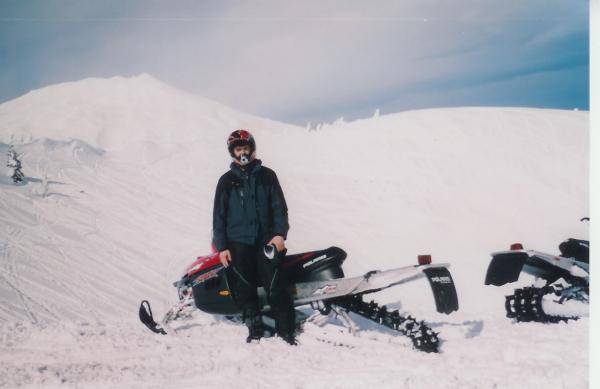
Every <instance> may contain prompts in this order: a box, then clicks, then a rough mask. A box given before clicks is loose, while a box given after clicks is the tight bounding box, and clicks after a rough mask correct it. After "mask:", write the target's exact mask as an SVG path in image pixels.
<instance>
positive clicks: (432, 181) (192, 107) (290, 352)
mask: <svg viewBox="0 0 600 389" xmlns="http://www.w3.org/2000/svg"><path fill="white" fill-rule="evenodd" d="M238 127H245V128H250V129H252V132H253V133H254V134H255V137H256V139H257V143H258V154H259V157H260V158H262V159H263V162H264V163H265V164H266V165H267V166H270V167H272V168H274V169H275V170H276V171H277V173H278V175H279V177H280V181H281V183H282V186H283V189H284V191H285V194H286V198H287V201H288V205H289V208H290V222H291V226H292V228H291V230H290V234H289V241H288V246H289V248H290V251H291V252H299V251H304V250H310V249H315V248H324V247H328V246H330V245H337V246H340V247H342V248H344V249H345V250H346V251H347V252H348V254H349V257H348V259H347V260H346V264H345V269H346V273H347V274H348V275H358V274H362V273H364V272H366V271H368V270H371V269H386V268H392V267H398V266H402V265H408V264H413V263H415V261H416V256H417V255H418V254H422V253H429V254H432V255H433V258H434V261H437V262H446V261H447V262H451V263H452V268H451V270H452V274H453V276H454V278H455V281H456V283H457V289H458V293H459V299H460V304H461V310H460V311H459V312H458V313H455V314H453V315H450V316H444V315H439V314H437V313H434V312H435V307H434V303H433V299H432V296H431V292H429V290H428V286H427V285H426V283H425V282H423V283H415V284H414V285H410V286H406V287H397V288H393V289H390V290H389V291H386V292H385V293H381V294H380V295H379V296H377V299H378V301H380V302H383V303H392V304H394V306H396V307H401V308H402V309H403V310H406V311H407V312H410V313H412V314H414V315H416V316H417V317H419V318H423V319H426V320H427V321H428V322H430V323H431V325H432V326H433V327H434V328H435V329H436V331H440V333H441V335H440V337H441V338H442V339H444V344H443V345H442V353H441V354H439V355H423V354H420V353H418V352H416V351H414V350H412V349H411V347H410V346H409V344H408V343H407V341H406V339H403V338H401V337H397V336H394V335H392V334H389V333H387V332H385V331H383V330H379V329H377V328H374V327H372V326H365V327H364V330H363V331H362V332H359V334H358V336H356V337H353V336H351V335H349V334H346V333H341V332H340V331H341V327H340V326H339V323H338V322H337V321H336V320H335V319H331V322H330V323H329V324H328V325H327V326H325V327H324V328H320V327H317V326H315V325H313V324H307V325H306V326H305V332H304V333H303V334H302V335H300V338H299V339H300V342H301V344H302V345H301V347H298V348H294V349H290V348H288V347H286V345H284V344H283V343H282V342H279V341H278V340H277V339H268V340H265V341H263V342H261V344H259V345H246V344H243V343H242V341H243V337H244V332H245V329H244V328H242V327H240V326H237V325H234V324H231V323H227V322H221V321H220V320H218V319H215V318H212V317H210V316H208V315H204V314H201V313H198V314H197V315H196V318H195V319H194V321H191V322H190V323H188V324H186V329H185V330H181V331H179V333H177V334H174V335H173V336H169V337H157V336H154V335H153V334H151V333H149V332H148V331H147V330H146V329H145V328H144V327H143V326H142V325H140V324H139V323H138V322H137V317H136V316H137V307H138V304H139V301H140V300H141V299H142V298H148V299H150V300H151V301H152V302H153V305H154V310H155V314H157V315H160V314H161V313H163V312H164V311H165V310H166V309H167V308H168V307H169V306H170V305H171V303H173V301H174V300H175V299H176V296H175V290H174V289H173V288H172V286H171V283H172V282H173V281H175V280H176V279H178V278H179V276H180V275H181V272H182V270H183V268H184V267H185V265H187V264H188V263H189V262H190V261H191V260H193V258H195V256H197V255H201V254H204V253H207V252H208V249H209V241H210V233H211V232H210V228H211V225H210V223H211V212H212V198H213V195H214V187H215V185H216V181H217V179H218V177H219V176H220V175H221V174H222V173H223V172H224V171H225V170H226V169H227V166H228V163H229V158H228V155H227V152H226V149H225V140H226V138H227V135H228V134H229V132H231V131H232V130H233V129H235V128H238ZM0 142H2V143H0V152H1V153H2V154H1V156H2V159H4V155H5V152H6V149H7V147H8V146H7V145H8V143H12V144H14V145H15V149H16V151H17V152H18V153H19V154H20V156H21V158H22V162H23V166H24V169H23V170H24V173H25V175H26V176H27V177H28V180H27V182H26V184H25V185H21V186H14V185H11V184H10V183H9V180H8V179H3V180H2V181H0V189H1V190H0V350H1V352H0V360H1V363H0V387H1V386H7V387H14V386H22V385H34V386H35V385H62V384H63V383H64V384H67V385H69V384H70V385H72V386H75V385H77V384H78V385H80V386H81V387H106V386H112V387H138V386H139V387H157V388H158V387H160V388H164V387H178V388H180V387H198V386H200V387H202V386H209V385H213V386H214V385H217V384H218V385H220V386H224V387H228V386H231V387H236V386H239V385H240V384H241V383H242V382H243V383H244V384H246V385H250V386H255V387H271V386H272V387H332V386H333V387H344V388H346V387H372V386H375V385H377V386H378V387H407V388H423V387H431V388H442V387H444V388H471V387H472V388H482V387H490V388H491V387H498V388H515V387H520V388H524V387H534V386H536V387H537V386H540V385H543V386H545V387H552V388H559V387H565V388H566V387H568V388H578V387H586V385H587V371H588V360H587V339H588V319H587V318H583V319H581V320H579V321H577V322H572V323H569V324H568V325H566V324H559V325H555V326H549V325H542V324H518V325H517V324H513V323H511V322H510V321H509V320H508V319H506V318H504V317H503V316H504V308H503V301H504V297H503V295H504V294H506V293H508V291H509V290H511V289H512V288H513V287H514V286H509V287H507V288H493V287H484V286H483V278H484V274H485V269H486V267H487V264H488V261H489V253H490V252H491V251H495V250H499V249H505V248H507V247H508V245H509V244H510V243H513V242H514V241H520V242H522V243H523V244H524V245H525V246H526V247H529V248H535V249H538V250H542V251H547V252H556V251H557V249H556V246H557V245H558V243H560V241H561V240H562V239H564V238H566V237H571V236H572V237H580V238H586V237H587V234H588V231H587V225H585V224H583V223H580V222H579V221H578V220H579V218H581V217H583V216H587V215H588V195H587V193H588V187H587V177H588V170H587V168H588V113H587V112H575V111H558V110H539V109H523V108H454V109H432V110H420V111H410V112H402V113H397V114H392V115H384V116H379V117H374V118H371V119H365V120H358V121H355V122H352V123H337V124H335V125H326V126H321V127H320V128H319V130H307V129H304V128H300V127H296V126H292V125H287V124H283V123H278V122H275V121H271V120H267V119H261V118H257V117H254V116H252V115H248V114H244V113H240V112H236V111H235V110H233V109H231V108H228V107H225V106H222V105H220V104H219V103H216V102H212V101H209V100H206V99H204V98H201V97H198V96H194V95H190V94H188V93H185V92H182V91H178V90H176V89H174V88H172V87H170V86H168V85H165V84H163V83H162V82H160V81H158V80H156V79H154V78H152V77H151V76H148V75H142V76H139V77H134V78H130V79H127V78H120V77H116V78H112V79H86V80H82V81H80V82H74V83H66V84H60V85H55V86H51V87H48V88H44V89H41V90H37V91H33V92H30V93H29V94H27V95H25V96H22V97H20V98H18V99H15V100H13V101H10V102H7V103H5V104H2V105H0ZM3 172H4V173H5V170H2V171H0V173H3ZM530 281H531V279H523V280H521V281H520V283H519V284H522V285H525V284H527V283H529V282H530ZM399 301H401V304H399ZM323 339H329V340H331V339H333V340H334V341H335V342H341V343H343V344H344V345H345V347H335V346H333V345H332V344H330V343H323V342H322V340H323Z"/></svg>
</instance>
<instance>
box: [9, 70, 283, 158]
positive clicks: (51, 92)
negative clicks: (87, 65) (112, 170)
mask: <svg viewBox="0 0 600 389" xmlns="http://www.w3.org/2000/svg"><path fill="white" fill-rule="evenodd" d="M250 123H252V124H253V125H254V126H258V127H259V128H268V129H276V128H282V127H288V126H286V125H284V124H282V123H277V122H275V121H271V120H267V119H260V118H257V117H254V116H252V115H248V114H244V113H240V112H236V111H235V110H233V109H231V108H229V107H227V106H225V105H222V104H220V103H217V102H214V101H211V100H208V99H205V98H203V97H200V96H196V95H193V94H190V93H186V92H183V91H181V90H178V89H176V88H173V87H172V86H170V85H168V84H165V83H163V82H161V81H159V80H157V79H156V78H154V77H152V76H150V75H148V74H142V75H139V76H135V77H130V78H125V77H113V78H110V79H101V78H88V79H84V80H81V81H76V82H66V83H62V84H57V85H52V86H48V87H45V88H42V89H38V90H34V91H31V92H29V93H27V94H25V95H24V96H21V97H19V98H17V99H14V100H11V101H9V102H6V103H4V104H2V105H0V141H2V142H4V143H14V142H17V143H23V142H27V141H30V140H33V139H37V138H41V137H46V138H51V139H56V140H69V139H80V140H82V141H85V142H86V143H89V144H90V145H92V146H96V147H101V148H104V149H111V148H122V147H125V145H127V144H129V143H132V142H137V141H152V142H157V143H163V144H164V143H171V142H190V141H197V140H202V139H203V137H204V136H205V135H206V134H207V133H210V132H212V131H214V130H215V129H220V128H223V127H226V128H237V127H246V126H247V125H248V124H250ZM230 131H231V130H230Z"/></svg>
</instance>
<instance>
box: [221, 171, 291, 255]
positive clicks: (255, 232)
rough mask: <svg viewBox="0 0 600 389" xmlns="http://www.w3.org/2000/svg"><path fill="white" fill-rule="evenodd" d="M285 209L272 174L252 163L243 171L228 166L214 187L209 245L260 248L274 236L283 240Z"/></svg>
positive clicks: (286, 214)
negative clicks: (235, 244)
mask: <svg viewBox="0 0 600 389" xmlns="http://www.w3.org/2000/svg"><path fill="white" fill-rule="evenodd" d="M289 228H290V227H289V224H288V209H287V204H286V202H285V198H284V196H283V191H282V190H281V186H280V185H279V181H278V180H277V175H276V174H275V172H274V171H273V170H271V169H269V168H268V167H265V166H262V162H261V161H260V160H254V161H253V162H251V163H250V164H249V165H248V166H246V167H245V168H244V169H242V168H241V167H240V166H239V165H238V164H236V163H232V164H231V166H230V170H229V171H228V172H227V173H225V174H223V176H221V178H220V179H219V183H218V184H217V190H216V193H215V203H214V208H213V243H214V244H215V247H216V249H217V250H218V251H223V250H226V249H227V244H228V242H239V243H246V244H251V245H252V244H259V243H260V244H264V243H266V242H267V241H269V240H270V239H271V238H272V237H274V236H276V235H281V236H283V238H284V239H285V238H286V237H287V232H288V230H289Z"/></svg>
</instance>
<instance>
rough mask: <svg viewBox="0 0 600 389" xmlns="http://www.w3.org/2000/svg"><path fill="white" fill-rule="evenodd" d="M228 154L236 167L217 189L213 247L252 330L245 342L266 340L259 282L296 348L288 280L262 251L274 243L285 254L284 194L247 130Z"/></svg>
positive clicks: (281, 331)
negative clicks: (258, 292)
mask: <svg viewBox="0 0 600 389" xmlns="http://www.w3.org/2000/svg"><path fill="white" fill-rule="evenodd" d="M227 149H228V150H229V154H230V155H231V157H232V158H233V162H232V163H231V165H230V170H229V171H228V172H227V173H225V174H223V176H221V178H220V179H219V182H218V184H217V190H216V193H215V203H214V208H213V243H214V245H215V247H216V249H217V250H218V251H219V258H220V260H221V263H222V264H223V266H225V267H226V268H227V269H226V274H227V280H228V282H229V285H230V287H231V289H232V293H233V296H234V299H235V301H236V303H237V304H238V305H239V306H240V308H241V309H242V314H243V318H244V321H245V323H246V325H247V326H248V332H249V334H248V338H247V339H246V341H247V342H251V341H252V340H258V339H260V338H261V337H262V336H263V335H264V328H263V323H262V317H261V314H260V310H259V307H258V297H257V294H256V289H257V287H258V284H259V281H260V283H261V284H262V285H263V287H264V288H265V292H266V294H267V299H268V301H269V305H270V306H271V310H272V313H273V316H274V317H275V329H276V332H277V335H279V336H280V337H281V338H282V339H284V340H285V341H286V342H287V343H289V344H293V345H295V344H297V343H296V339H295V336H294V331H295V315H294V308H293V303H292V298H291V296H290V294H289V293H288V291H287V289H286V286H287V280H285V278H284V276H283V274H282V273H281V272H280V271H279V269H278V266H277V264H276V263H275V262H272V261H269V260H268V259H267V258H266V257H265V255H264V252H263V247H264V246H265V245H269V244H270V245H274V246H275V247H276V249H277V251H278V252H279V253H283V252H284V250H285V239H286V237H287V232H288V230H289V224H288V212H287V205H286V202H285V198H284V196H283V191H282V190H281V186H280V185H279V181H278V180H277V176H276V174H275V172H274V171H273V170H271V169H269V168H267V167H265V166H262V162H261V160H259V159H256V143H255V141H254V137H253V136H252V135H251V134H250V133H249V132H248V131H246V130H237V131H234V132H232V133H231V135H229V138H228V140H227Z"/></svg>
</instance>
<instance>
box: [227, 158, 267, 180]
mask: <svg viewBox="0 0 600 389" xmlns="http://www.w3.org/2000/svg"><path fill="white" fill-rule="evenodd" d="M261 166H262V161H261V160H260V159H254V160H253V161H252V162H250V163H249V164H248V165H246V166H240V165H239V164H237V163H235V162H231V165H229V168H230V169H231V171H232V172H233V173H234V174H235V175H236V176H238V177H242V176H244V175H248V174H254V173H256V172H257V171H259V170H260V167H261Z"/></svg>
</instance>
